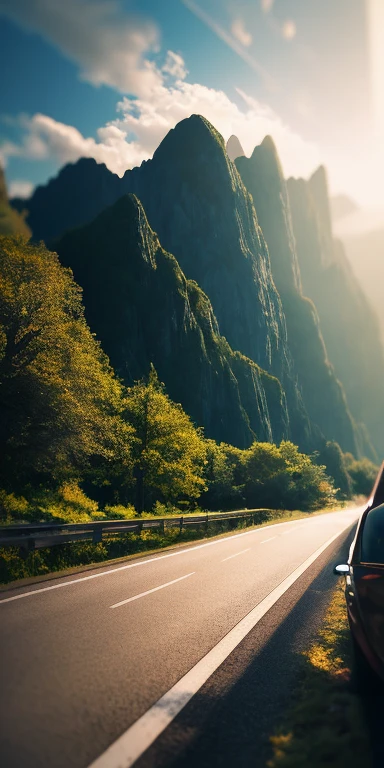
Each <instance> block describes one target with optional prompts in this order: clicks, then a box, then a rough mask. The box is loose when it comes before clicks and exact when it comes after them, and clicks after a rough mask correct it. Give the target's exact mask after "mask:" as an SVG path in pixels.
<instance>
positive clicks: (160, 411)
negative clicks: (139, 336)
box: [124, 366, 206, 513]
mask: <svg viewBox="0 0 384 768" xmlns="http://www.w3.org/2000/svg"><path fill="white" fill-rule="evenodd" d="M124 413H125V418H126V419H127V421H129V423H130V424H132V426H133V428H134V430H135V440H134V442H133V461H134V476H135V479H136V509H137V511H138V512H139V513H141V512H142V511H143V510H144V509H150V508H151V507H152V505H153V504H154V502H155V501H156V499H159V500H160V501H170V502H175V501H177V500H180V499H183V498H188V499H194V498H198V497H199V496H200V494H201V492H202V491H203V490H204V487H205V483H204V479H203V467H204V462H205V456H206V448H205V444H204V439H203V434H202V431H201V429H196V427H195V426H194V425H193V423H192V421H191V419H190V418H189V416H187V414H186V413H185V412H184V411H183V409H182V407H181V405H179V404H177V403H173V402H172V401H171V400H170V398H169V397H168V395H167V394H166V393H165V390H164V386H163V385H162V384H161V383H160V382H159V379H158V377H157V374H156V371H155V369H154V368H153V366H152V367H151V370H150V373H149V377H148V381H144V380H143V381H140V382H138V383H137V384H136V385H135V386H133V387H130V388H129V389H128V391H127V395H126V398H125V410H124Z"/></svg>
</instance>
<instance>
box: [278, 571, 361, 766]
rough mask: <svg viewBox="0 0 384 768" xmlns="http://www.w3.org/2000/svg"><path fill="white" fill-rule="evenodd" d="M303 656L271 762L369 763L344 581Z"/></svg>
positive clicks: (294, 763)
mask: <svg viewBox="0 0 384 768" xmlns="http://www.w3.org/2000/svg"><path fill="white" fill-rule="evenodd" d="M303 661H304V667H303V671H302V677H301V681H300V683H299V686H298V689H297V691H296V692H295V696H294V703H293V705H292V707H291V709H290V710H289V711H288V712H287V713H286V715H285V718H284V722H283V723H282V725H281V726H280V727H279V729H278V731H277V733H276V734H275V735H274V736H272V737H271V743H272V747H273V757H272V759H271V760H269V761H268V763H267V765H268V768H370V766H371V765H372V755H371V748H370V742H369V734H368V729H367V725H366V722H365V717H364V710H363V704H362V701H361V700H360V698H359V697H358V696H357V695H356V694H354V693H352V690H351V687H350V674H351V645H350V637H349V627H348V619H347V613H346V606H345V598H344V591H343V587H342V585H340V584H339V585H338V586H337V588H336V590H335V592H334V594H333V597H332V600H331V602H330V605H329V607H328V610H327V613H326V615H325V619H324V622H323V626H322V629H321V631H320V633H319V636H318V639H317V640H316V641H315V642H314V643H313V644H312V646H311V647H310V649H309V650H308V651H306V652H305V653H304V654H303Z"/></svg>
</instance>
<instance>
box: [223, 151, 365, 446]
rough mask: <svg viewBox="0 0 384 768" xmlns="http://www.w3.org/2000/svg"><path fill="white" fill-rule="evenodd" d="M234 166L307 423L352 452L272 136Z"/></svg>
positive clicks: (354, 441)
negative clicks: (277, 300)
mask: <svg viewBox="0 0 384 768" xmlns="http://www.w3.org/2000/svg"><path fill="white" fill-rule="evenodd" d="M236 166H237V168H238V170H239V173H240V175H241V178H242V180H243V182H244V184H245V186H246V188H247V189H248V192H250V194H251V195H252V198H253V202H254V205H255V208H256V213H257V217H258V221H259V224H260V226H261V228H262V230H263V234H264V237H265V239H266V241H267V245H268V250H269V255H270V259H271V267H272V274H273V279H274V281H275V284H276V287H277V289H278V291H279V293H280V297H281V300H282V304H283V309H284V313H285V317H286V323H287V333H288V345H289V349H290V352H291V354H292V358H293V364H294V370H295V372H296V375H297V379H298V384H299V387H300V389H301V392H302V396H303V400H304V404H305V407H306V410H307V412H308V414H309V417H310V420H311V423H312V424H316V425H317V427H318V428H319V430H320V432H321V434H322V435H323V438H325V439H326V440H336V441H337V442H338V443H339V444H340V445H341V447H342V449H343V450H344V451H351V452H352V453H354V454H356V453H357V452H358V450H359V444H358V435H357V431H356V429H355V425H354V423H353V419H352V417H351V414H350V412H349V409H348V405H347V402H346V398H345V394H344V390H343V388H342V386H341V385H340V382H339V381H338V380H337V379H336V376H335V373H334V370H333V368H332V366H331V365H330V362H329V359H328V356H327V350H326V347H325V344H324V340H323V337H322V333H321V328H320V324H319V319H318V315H317V312H316V308H315V306H314V305H313V303H312V301H310V300H309V299H307V298H306V297H305V296H303V292H302V285H301V274H300V267H299V262H298V258H297V252H296V244H295V238H294V234H293V227H292V220H291V210H290V201H289V197H288V192H287V186H286V183H285V180H284V177H283V172H282V169H281V165H280V161H279V158H278V155H277V152H276V148H275V145H274V143H273V141H272V139H271V137H270V136H267V137H266V138H265V139H264V141H263V142H262V144H261V145H260V146H257V147H255V149H254V151H253V154H252V156H251V157H250V158H249V159H248V158H246V157H239V158H238V159H237V160H236ZM309 258H310V256H309ZM319 444H320V443H319Z"/></svg>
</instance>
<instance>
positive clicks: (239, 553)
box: [221, 547, 251, 563]
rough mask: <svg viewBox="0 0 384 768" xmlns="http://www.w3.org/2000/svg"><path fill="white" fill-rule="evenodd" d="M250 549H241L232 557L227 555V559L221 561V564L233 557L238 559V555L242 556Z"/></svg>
mask: <svg viewBox="0 0 384 768" xmlns="http://www.w3.org/2000/svg"><path fill="white" fill-rule="evenodd" d="M250 549H251V547H248V549H242V550H241V552H236V554H234V555H229V557H225V558H224V560H222V561H221V562H222V563H225V562H226V561H227V560H232V558H233V557H238V556H239V555H243V554H244V552H249V550H250Z"/></svg>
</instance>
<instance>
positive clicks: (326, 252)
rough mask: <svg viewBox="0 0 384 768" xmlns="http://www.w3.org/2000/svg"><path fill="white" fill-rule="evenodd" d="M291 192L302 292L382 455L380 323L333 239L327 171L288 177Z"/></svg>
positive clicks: (383, 354)
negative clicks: (315, 314) (314, 311)
mask: <svg viewBox="0 0 384 768" xmlns="http://www.w3.org/2000/svg"><path fill="white" fill-rule="evenodd" d="M288 190H289V197H290V204H291V211H292V219H293V227H294V234H295V239H296V244H297V253H298V257H299V263H300V271H301V277H302V282H303V289H304V292H305V293H306V295H307V296H309V297H310V298H311V299H312V300H313V302H314V303H315V305H316V308H317V311H318V314H319V317H320V324H321V329H322V333H323V336H324V340H325V344H326V348H327V352H328V355H329V359H330V361H331V363H332V365H333V367H334V369H335V372H336V375H337V377H338V378H339V379H340V381H342V383H343V386H344V389H345V392H346V395H347V400H348V403H349V406H350V409H351V411H352V413H353V415H354V417H355V419H356V421H358V422H359V423H361V424H363V425H365V427H366V428H367V430H368V432H369V436H370V439H371V441H372V443H373V445H374V448H375V450H376V452H377V454H378V455H379V456H382V455H383V453H384V435H383V430H382V424H381V419H380V416H379V414H381V412H382V382H383V381H384V352H383V346H382V343H381V339H380V330H379V325H378V320H377V318H376V316H375V313H374V311H373V309H372V307H371V305H370V303H369V301H368V299H367V297H366V295H365V294H364V293H363V291H362V289H361V287H360V284H359V281H358V280H357V278H356V277H355V274H354V272H353V270H352V268H351V265H350V263H349V261H348V259H347V258H346V255H345V251H344V248H343V246H342V244H341V242H340V241H338V240H336V239H335V238H334V236H333V229H332V221H331V207H330V200H329V194H328V185H327V177H326V173H325V170H324V168H320V169H318V171H316V173H315V174H314V175H313V176H312V177H311V179H309V181H305V180H303V179H289V180H288ZM366 453H368V449H366Z"/></svg>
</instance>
